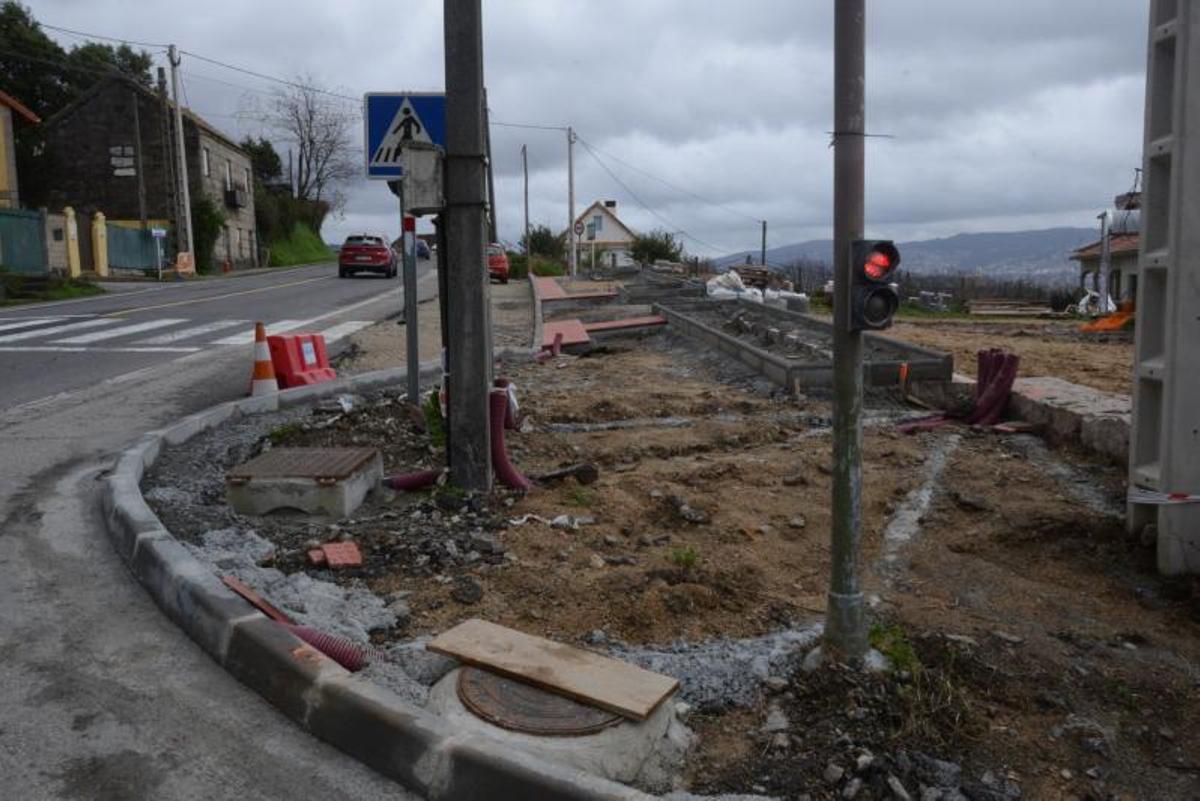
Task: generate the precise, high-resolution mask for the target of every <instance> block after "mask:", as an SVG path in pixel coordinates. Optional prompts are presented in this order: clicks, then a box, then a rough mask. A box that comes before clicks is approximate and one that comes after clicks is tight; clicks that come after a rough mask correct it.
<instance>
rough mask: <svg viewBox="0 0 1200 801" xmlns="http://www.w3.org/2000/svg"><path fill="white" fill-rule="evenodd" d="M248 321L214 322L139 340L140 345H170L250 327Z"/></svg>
mask: <svg viewBox="0 0 1200 801" xmlns="http://www.w3.org/2000/svg"><path fill="white" fill-rule="evenodd" d="M248 324H249V322H248V321H247V320H214V321H213V322H211V323H205V324H204V325H197V326H194V327H192V328H183V329H180V330H179V331H172V332H171V333H169V334H162V335H160V336H156V337H150V338H149V339H143V340H139V341H138V342H137V344H138V345H170V344H171V343H172V342H178V341H180V340H181V339H191V338H192V337H199V336H203V335H205V334H212V333H215V332H217V331H221V330H223V329H225V328H232V327H233V326H235V325H248Z"/></svg>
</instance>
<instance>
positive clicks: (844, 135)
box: [825, 0, 867, 660]
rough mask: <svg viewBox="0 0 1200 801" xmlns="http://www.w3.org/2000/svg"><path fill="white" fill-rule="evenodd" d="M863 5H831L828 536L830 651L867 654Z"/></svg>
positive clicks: (850, 0) (852, 1)
mask: <svg viewBox="0 0 1200 801" xmlns="http://www.w3.org/2000/svg"><path fill="white" fill-rule="evenodd" d="M865 17H866V0H838V2H837V3H835V4H834V56H833V58H834V65H833V87H834V101H833V118H834V122H833V137H834V139H833V148H834V149H833V531H832V532H831V548H830V551H831V556H832V563H833V564H832V570H831V576H830V586H829V611H828V613H827V615H826V621H825V642H826V646H827V649H828V651H830V652H832V653H835V654H837V655H838V657H839V658H843V659H849V660H858V659H861V658H862V657H863V656H864V655H865V654H866V652H867V621H866V609H865V607H864V603H863V593H862V588H861V586H860V584H859V551H860V549H861V522H862V520H861V515H862V510H861V497H860V496H861V493H862V396H863V378H862V373H863V371H862V333H861V332H859V331H851V330H850V329H849V322H850V283H851V265H850V244H851V242H852V241H853V240H855V239H861V238H862V234H863V207H864V200H863V193H864V174H865V173H864V166H863V134H864V133H865V132H866V122H865V115H866V99H865V94H866V92H865V83H866V74H865V73H866V70H865V62H866V55H865V51H866V34H865V31H866V21H865Z"/></svg>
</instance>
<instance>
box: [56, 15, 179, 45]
mask: <svg viewBox="0 0 1200 801" xmlns="http://www.w3.org/2000/svg"><path fill="white" fill-rule="evenodd" d="M38 25H40V26H41V27H43V28H49V29H50V30H52V31H61V32H62V33H69V34H71V35H72V36H81V37H83V38H84V39H101V40H103V41H105V42H117V43H118V44H123V45H137V46H138V47H160V48H162V49H164V50H165V49H167V47H168V45H166V44H162V43H161V42H139V41H138V40H136V39H119V38H117V37H114V36H103V35H101V34H98V33H87V32H85V31H76V30H72V29H71V28H63V27H60V26H58V25H50V24H48V23H45V22H39V23H38Z"/></svg>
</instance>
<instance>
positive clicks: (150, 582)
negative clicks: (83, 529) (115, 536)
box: [130, 531, 258, 662]
mask: <svg viewBox="0 0 1200 801" xmlns="http://www.w3.org/2000/svg"><path fill="white" fill-rule="evenodd" d="M130 566H131V568H132V569H133V573H134V575H136V576H137V578H138V581H140V582H141V583H142V586H144V587H145V588H146V589H147V591H149V593H150V595H151V597H153V598H154V600H155V602H156V603H157V604H158V606H159V607H160V608H161V609H162V610H163V611H164V612H165V613H166V614H167V616H168V617H170V618H171V619H172V620H174V621H175V622H176V623H177V624H179V627H180V628H182V629H183V630H184V631H186V632H187V633H188V636H190V637H191V638H192V639H193V640H195V641H196V642H197V644H199V645H200V647H202V648H203V649H204V650H205V651H207V652H208V653H209V654H210V655H211V656H212V657H213V658H214V659H216V660H217V661H218V662H220V661H222V660H223V659H224V657H225V654H226V651H227V650H228V647H229V640H230V636H231V635H232V633H233V621H234V620H237V619H238V618H243V617H245V616H246V615H248V614H258V613H257V612H255V610H254V609H253V608H252V607H251V606H250V605H249V604H248V603H246V601H244V600H242V599H241V598H239V597H238V596H236V595H234V594H233V592H231V591H230V590H229V589H228V588H227V587H226V586H225V585H224V584H223V583H222V582H221V581H220V579H218V578H217V577H216V576H215V575H213V573H212V572H211V571H210V570H209V569H208V568H207V567H205V566H204V565H203V564H201V563H200V562H199V561H198V560H197V559H196V558H195V557H194V556H192V555H191V553H190V552H189V551H188V550H187V548H185V547H184V546H183V545H181V544H180V543H179V542H177V541H176V540H175V539H173V538H172V537H170V535H169V534H166V532H165V531H164V536H161V537H159V536H143V537H142V538H140V539H139V541H138V543H137V548H136V551H135V552H134V555H133V560H132V564H131V565H130Z"/></svg>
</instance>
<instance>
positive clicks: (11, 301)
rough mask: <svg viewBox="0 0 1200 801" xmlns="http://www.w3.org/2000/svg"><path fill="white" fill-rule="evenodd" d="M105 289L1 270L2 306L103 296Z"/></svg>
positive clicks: (88, 284) (80, 281)
mask: <svg viewBox="0 0 1200 801" xmlns="http://www.w3.org/2000/svg"><path fill="white" fill-rule="evenodd" d="M103 294H104V288H103V287H100V286H97V285H96V284H94V283H92V282H91V281H83V280H80V279H78V278H60V277H57V276H50V277H48V278H47V277H40V276H39V277H36V278H34V277H29V276H24V275H13V274H11V273H6V272H3V271H2V270H0V306H18V305H21V304H23V303H44V302H46V301H52V300H72V299H73V298H86V297H90V296H92V295H103Z"/></svg>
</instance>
